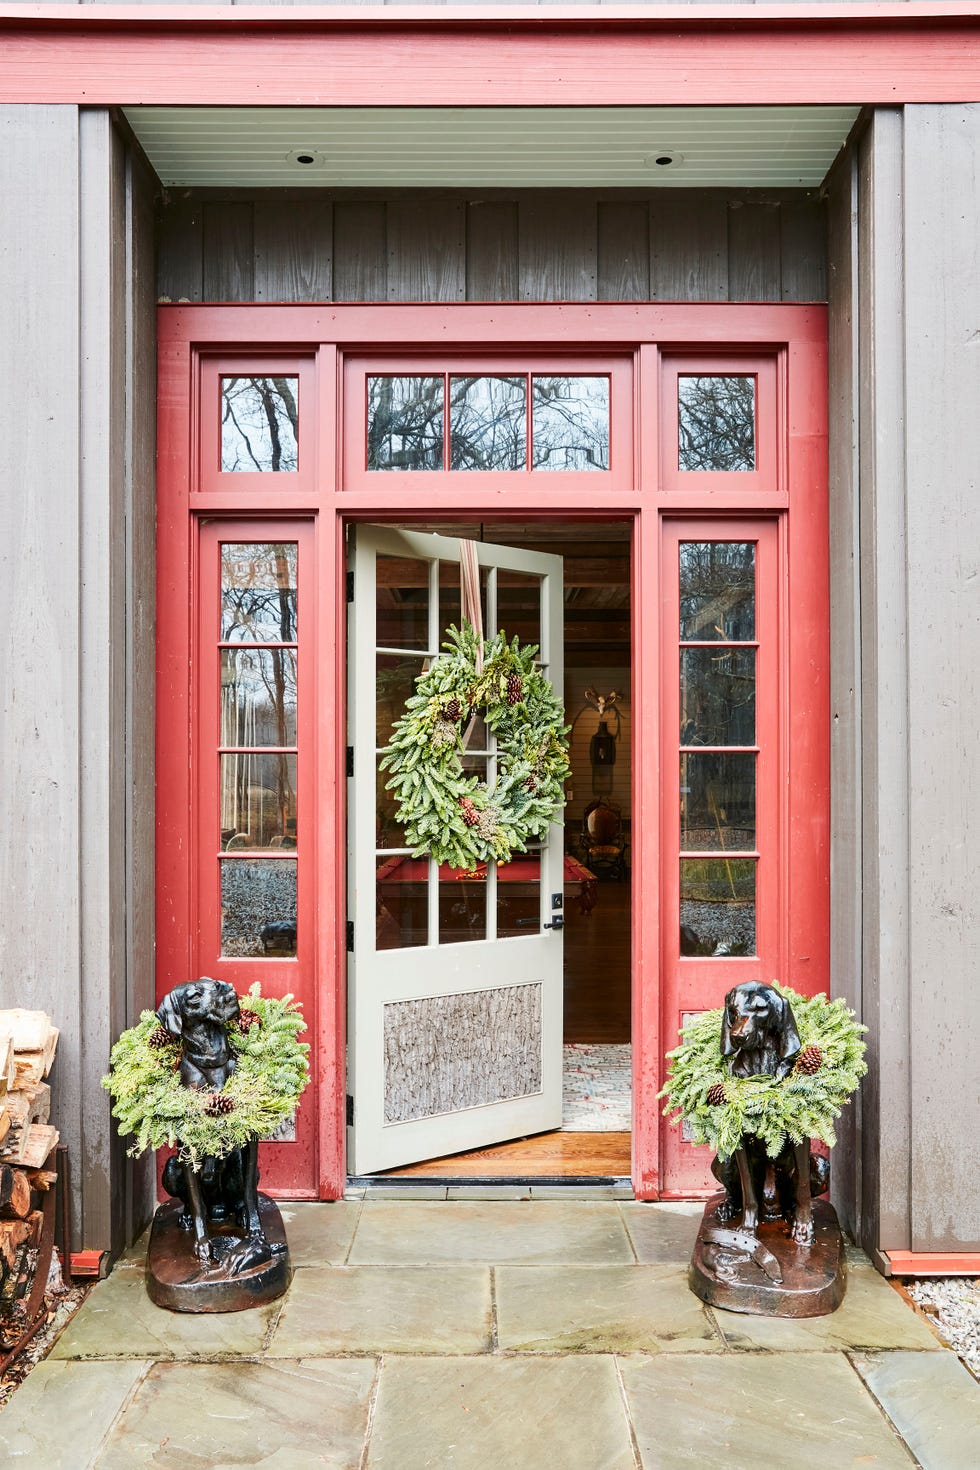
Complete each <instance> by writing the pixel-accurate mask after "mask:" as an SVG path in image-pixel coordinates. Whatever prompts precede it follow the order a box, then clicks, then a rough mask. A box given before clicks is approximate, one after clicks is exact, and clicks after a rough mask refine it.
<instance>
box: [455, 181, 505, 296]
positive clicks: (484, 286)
mask: <svg viewBox="0 0 980 1470" xmlns="http://www.w3.org/2000/svg"><path fill="white" fill-rule="evenodd" d="M466 299H467V301H516V300H517V205H516V203H514V201H513V200H510V199H504V200H484V199H473V200H470V201H469V202H468V203H467V206H466Z"/></svg>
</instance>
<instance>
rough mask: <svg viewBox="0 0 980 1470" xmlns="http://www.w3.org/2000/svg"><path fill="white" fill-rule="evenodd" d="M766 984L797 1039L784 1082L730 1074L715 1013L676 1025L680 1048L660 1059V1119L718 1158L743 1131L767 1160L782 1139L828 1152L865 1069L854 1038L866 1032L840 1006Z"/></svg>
mask: <svg viewBox="0 0 980 1470" xmlns="http://www.w3.org/2000/svg"><path fill="white" fill-rule="evenodd" d="M771 983H772V985H773V988H774V989H775V990H778V992H779V994H780V995H782V996H785V998H786V999H787V1000H788V1001H789V1003H790V1005H791V1006H792V1008H793V1016H794V1018H795V1020H796V1029H797V1032H798V1033H799V1037H800V1051H799V1053H798V1055H797V1059H796V1064H795V1066H794V1068H793V1070H792V1071H791V1072H790V1073H789V1074H788V1075H787V1076H786V1077H783V1078H782V1079H778V1080H777V1078H775V1077H733V1076H731V1074H730V1073H729V1071H728V1068H727V1066H726V1064H725V1060H724V1058H723V1057H722V1055H721V1039H720V1038H721V1020H722V1010H721V1008H720V1007H719V1008H718V1009H717V1010H712V1011H702V1013H701V1014H700V1015H699V1016H697V1017H695V1019H694V1020H693V1021H690V1022H689V1023H688V1025H686V1026H684V1027H682V1029H681V1036H682V1037H683V1041H682V1044H681V1045H680V1046H678V1047H675V1048H674V1050H673V1051H670V1052H668V1053H667V1060H668V1062H669V1063H670V1067H669V1071H668V1076H667V1082H666V1085H665V1086H664V1088H663V1089H662V1091H661V1092H660V1093H659V1094H658V1096H659V1097H665V1098H667V1104H666V1106H665V1107H664V1116H665V1117H670V1121H671V1122H672V1123H675V1124H676V1123H677V1122H678V1121H679V1120H680V1119H681V1118H683V1120H684V1122H685V1123H687V1124H688V1126H689V1129H690V1133H691V1141H692V1142H694V1143H708V1144H710V1145H711V1147H712V1148H713V1149H714V1150H715V1151H716V1153H718V1154H719V1155H720V1157H721V1158H723V1159H726V1158H728V1157H730V1155H731V1154H733V1153H734V1152H735V1150H736V1149H737V1148H738V1147H739V1144H740V1143H741V1140H742V1138H743V1136H744V1135H745V1134H747V1133H754V1134H755V1135H756V1137H757V1138H761V1139H762V1140H763V1142H764V1143H765V1146H766V1152H767V1154H769V1156H770V1158H775V1157H776V1155H777V1154H778V1153H780V1151H781V1150H782V1148H783V1146H784V1144H785V1143H786V1141H787V1139H792V1141H793V1142H794V1143H799V1142H800V1141H801V1140H802V1139H804V1138H819V1139H820V1140H821V1141H822V1142H823V1143H826V1144H827V1145H828V1146H830V1147H833V1145H834V1144H835V1143H836V1142H837V1137H836V1134H835V1133H834V1119H835V1118H837V1117H838V1115H839V1114H840V1111H841V1108H842V1107H843V1106H844V1104H845V1103H846V1102H847V1100H848V1098H849V1097H850V1096H851V1094H852V1093H853V1092H855V1091H856V1090H857V1086H858V1083H859V1082H860V1080H861V1078H862V1077H863V1076H864V1075H865V1073H866V1072H867V1070H868V1068H867V1065H866V1063H865V1061H864V1049H865V1048H864V1042H863V1041H862V1040H861V1033H862V1032H864V1031H867V1029H868V1028H867V1026H862V1025H860V1024H859V1023H858V1022H857V1021H855V1019H854V1012H853V1011H851V1010H849V1009H848V1007H847V1005H846V1004H845V1002H844V1001H843V1000H833V1001H830V1000H828V999H827V997H826V996H825V995H814V996H803V995H798V994H797V992H796V991H795V990H791V989H790V988H789V986H788V985H780V984H778V982H776V981H772V982H771ZM671 1115H673V1116H671Z"/></svg>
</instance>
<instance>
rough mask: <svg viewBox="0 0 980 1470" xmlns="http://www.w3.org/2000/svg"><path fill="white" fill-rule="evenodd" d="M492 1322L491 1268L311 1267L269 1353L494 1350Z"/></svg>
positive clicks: (294, 1290)
mask: <svg viewBox="0 0 980 1470" xmlns="http://www.w3.org/2000/svg"><path fill="white" fill-rule="evenodd" d="M490 1320H491V1308H490V1270H489V1268H488V1267H486V1266H483V1267H479V1266H441V1267H435V1266H310V1267H308V1268H306V1269H305V1270H302V1271H297V1272H296V1274H295V1276H294V1277H293V1282H292V1285H291V1286H290V1288H289V1293H288V1295H287V1297H286V1302H285V1305H284V1307H283V1310H282V1314H281V1316H280V1318H279V1321H278V1323H277V1325H276V1330H275V1333H274V1335H273V1338H272V1342H271V1344H270V1346H269V1349H268V1352H269V1356H270V1357H275V1358H297V1357H307V1356H328V1355H329V1354H331V1353H381V1352H392V1353H481V1352H488V1351H489V1349H490V1332H491V1325H490Z"/></svg>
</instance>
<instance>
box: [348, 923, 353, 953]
mask: <svg viewBox="0 0 980 1470" xmlns="http://www.w3.org/2000/svg"><path fill="white" fill-rule="evenodd" d="M347 952H348V954H353V953H354V920H353V919H348V920H347Z"/></svg>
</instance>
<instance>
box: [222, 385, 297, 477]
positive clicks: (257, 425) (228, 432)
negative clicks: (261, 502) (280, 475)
mask: <svg viewBox="0 0 980 1470" xmlns="http://www.w3.org/2000/svg"><path fill="white" fill-rule="evenodd" d="M298 387H299V379H298V378H222V379H221V468H222V470H223V471H225V472H226V473H227V472H231V473H235V472H238V471H249V472H251V473H254V472H255V471H257V470H262V471H271V472H272V473H273V474H275V473H277V472H279V471H288V470H295V469H296V462H297V460H296V441H297V437H298V432H299V424H298V419H297V409H296V400H297V396H298V393H297V390H298Z"/></svg>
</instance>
